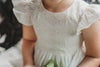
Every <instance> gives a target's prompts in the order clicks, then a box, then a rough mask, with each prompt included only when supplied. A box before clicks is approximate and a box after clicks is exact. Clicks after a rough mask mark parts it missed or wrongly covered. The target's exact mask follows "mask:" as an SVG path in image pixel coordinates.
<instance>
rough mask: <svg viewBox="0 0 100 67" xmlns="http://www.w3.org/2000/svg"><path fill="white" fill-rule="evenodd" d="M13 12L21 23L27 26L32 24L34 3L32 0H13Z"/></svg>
mask: <svg viewBox="0 0 100 67" xmlns="http://www.w3.org/2000/svg"><path fill="white" fill-rule="evenodd" d="M12 2H13V6H14V8H13V12H14V14H15V16H16V18H17V20H18V21H19V23H21V24H24V25H26V26H30V25H32V21H31V19H32V11H34V10H35V8H34V3H33V2H32V1H31V0H12Z"/></svg>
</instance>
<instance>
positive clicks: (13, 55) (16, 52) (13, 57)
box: [0, 39, 23, 67]
mask: <svg viewBox="0 0 100 67" xmlns="http://www.w3.org/2000/svg"><path fill="white" fill-rule="evenodd" d="M21 46H22V39H21V40H20V41H19V42H18V43H17V44H16V45H15V46H13V47H11V48H10V49H8V50H6V51H3V52H2V53H0V67H23V61H22V54H21Z"/></svg>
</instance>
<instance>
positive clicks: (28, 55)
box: [22, 25, 37, 66]
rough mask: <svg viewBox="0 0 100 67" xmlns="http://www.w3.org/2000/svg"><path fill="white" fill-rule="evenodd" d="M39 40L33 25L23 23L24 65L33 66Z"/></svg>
mask: <svg viewBox="0 0 100 67" xmlns="http://www.w3.org/2000/svg"><path fill="white" fill-rule="evenodd" d="M36 41H37V38H36V35H35V31H34V29H33V26H25V25H23V45H22V55H23V65H24V66H27V65H29V66H33V64H34V62H33V61H34V58H33V57H34V47H35V42H36Z"/></svg>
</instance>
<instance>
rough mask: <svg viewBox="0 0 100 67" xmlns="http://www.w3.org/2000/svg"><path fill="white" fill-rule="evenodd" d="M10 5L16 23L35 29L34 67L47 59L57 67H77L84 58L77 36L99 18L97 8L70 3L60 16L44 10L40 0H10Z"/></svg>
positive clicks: (81, 39) (75, 0)
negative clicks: (55, 63) (12, 8)
mask: <svg viewBox="0 0 100 67" xmlns="http://www.w3.org/2000/svg"><path fill="white" fill-rule="evenodd" d="M16 1H17V2H16ZM13 3H14V4H16V3H17V5H15V6H14V13H15V15H16V17H17V19H18V20H19V22H20V23H22V24H25V25H27V26H29V25H33V27H34V29H35V32H36V35H37V38H38V40H37V42H36V46H35V56H34V58H35V64H36V67H41V66H43V65H45V64H47V63H48V61H49V60H50V59H53V60H55V61H56V62H57V64H58V67H77V65H78V64H79V63H80V62H81V61H82V60H83V58H84V56H85V52H84V50H83V49H82V45H81V44H82V43H83V37H82V35H81V33H80V32H81V30H82V29H85V28H88V27H90V25H91V24H92V23H93V22H94V21H95V20H97V19H99V18H100V7H99V6H100V5H93V4H91V5H89V4H87V3H86V2H84V1H82V0H74V3H73V4H72V5H71V6H70V7H69V8H68V9H66V10H65V11H64V12H60V13H53V12H50V11H48V10H46V9H45V8H44V6H43V4H42V1H41V0H32V1H27V0H21V1H20V2H19V0H13ZM21 16H22V17H21Z"/></svg>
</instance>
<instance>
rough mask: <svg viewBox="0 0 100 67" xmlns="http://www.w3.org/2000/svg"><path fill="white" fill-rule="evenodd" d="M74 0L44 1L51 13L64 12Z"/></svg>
mask: <svg viewBox="0 0 100 67" xmlns="http://www.w3.org/2000/svg"><path fill="white" fill-rule="evenodd" d="M73 1H74V0H42V2H43V5H44V7H45V8H46V9H47V10H49V11H51V12H62V11H64V10H65V9H67V8H68V7H70V5H72V3H73Z"/></svg>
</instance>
